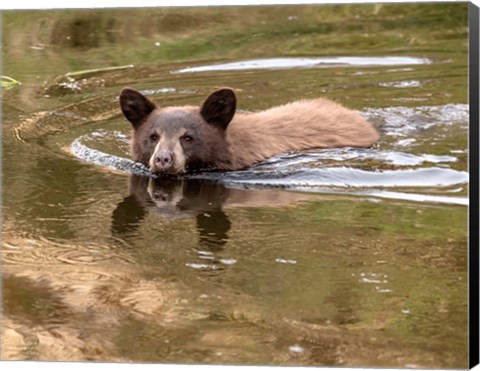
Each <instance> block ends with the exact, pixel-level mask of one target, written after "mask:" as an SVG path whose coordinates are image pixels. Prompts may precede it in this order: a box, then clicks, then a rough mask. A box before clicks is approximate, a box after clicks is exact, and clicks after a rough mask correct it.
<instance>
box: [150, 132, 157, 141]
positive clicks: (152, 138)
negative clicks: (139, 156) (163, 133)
mask: <svg viewBox="0 0 480 371" xmlns="http://www.w3.org/2000/svg"><path fill="white" fill-rule="evenodd" d="M157 139H158V134H156V133H153V134H150V140H151V141H152V142H155V141H156V140H157Z"/></svg>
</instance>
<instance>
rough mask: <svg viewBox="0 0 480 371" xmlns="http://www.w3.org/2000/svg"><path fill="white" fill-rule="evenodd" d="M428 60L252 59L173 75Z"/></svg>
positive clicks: (182, 70) (383, 64) (397, 64)
mask: <svg viewBox="0 0 480 371" xmlns="http://www.w3.org/2000/svg"><path fill="white" fill-rule="evenodd" d="M431 62H432V61H431V60H430V59H427V58H414V57H326V58H267V59H252V60H246V61H239V62H231V63H222V64H214V65H207V66H197V67H189V68H183V69H180V70H177V71H174V72H173V73H192V72H213V71H245V70H265V69H290V68H314V67H317V68H318V67H324V68H325V67H338V66H347V67H350V66H358V67H365V66H368V67H373V66H402V65H418V64H429V63H431Z"/></svg>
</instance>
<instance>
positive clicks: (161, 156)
mask: <svg viewBox="0 0 480 371" xmlns="http://www.w3.org/2000/svg"><path fill="white" fill-rule="evenodd" d="M153 165H154V166H153V169H152V171H159V172H165V171H168V170H170V169H171V167H172V165H173V153H172V152H170V151H158V152H157V153H155V154H154V158H153Z"/></svg>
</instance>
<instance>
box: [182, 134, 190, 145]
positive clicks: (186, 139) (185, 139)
mask: <svg viewBox="0 0 480 371" xmlns="http://www.w3.org/2000/svg"><path fill="white" fill-rule="evenodd" d="M182 140H183V141H184V142H187V143H190V142H193V137H192V136H191V135H188V134H187V135H184V136H183V137H182Z"/></svg>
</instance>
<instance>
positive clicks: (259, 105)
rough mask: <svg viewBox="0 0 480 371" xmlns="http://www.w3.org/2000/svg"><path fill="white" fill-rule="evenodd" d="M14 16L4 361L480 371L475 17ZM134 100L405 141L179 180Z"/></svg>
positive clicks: (7, 30) (7, 117) (174, 11)
mask: <svg viewBox="0 0 480 371" xmlns="http://www.w3.org/2000/svg"><path fill="white" fill-rule="evenodd" d="M2 17H3V45H2V47H3V48H2V58H3V72H2V73H3V75H4V76H8V77H10V78H12V79H14V80H9V79H6V78H5V79H2V87H3V90H2V109H3V112H2V115H3V117H2V124H3V136H2V206H3V207H2V214H3V220H2V223H3V224H2V282H3V290H2V292H3V297H2V322H1V324H2V338H1V341H2V343H1V345H2V347H1V358H2V359H4V360H6V359H9V360H82V361H85V360H94V361H119V362H132V361H133V362H161V363H197V364H198V363H200V364H256V365H304V366H326V365H335V366H351V367H361V366H370V367H412V368H415V367H428V368H432V367H439V368H462V367H466V366H467V215H468V196H467V195H468V179H469V176H468V171H467V156H468V148H467V134H468V117H469V110H468V105H467V36H468V35H467V4H462V3H459V4H458V3H457V4H388V5H387V4H383V5H382V4H369V5H358V4H357V5H316V6H315V5H313V6H283V7H278V6H275V7H263V8H253V7H242V8H235V7H222V8H191V9H182V8H170V9H161V8H158V9H143V10H138V9H137V10H133V9H130V10H89V11H79V10H75V11H74V10H69V11H22V12H4V13H3V14H2ZM12 81H19V82H21V84H15V83H14V82H12ZM125 86H131V87H134V88H136V89H139V90H142V91H143V92H144V93H145V94H147V95H149V97H150V98H151V99H153V100H155V101H156V102H158V104H159V105H164V106H167V105H182V104H197V105H199V104H201V103H202V102H203V100H204V99H205V97H206V96H208V94H209V93H210V92H212V91H213V90H215V89H217V88H219V87H222V86H229V87H232V88H234V89H235V91H236V93H237V96H238V106H239V108H240V109H243V110H248V111H255V110H260V109H266V108H269V107H271V106H274V105H279V104H284V103H286V102H289V101H292V100H297V99H305V98H314V97H317V96H325V97H328V98H330V99H334V100H336V101H338V102H341V103H343V104H344V105H346V106H348V107H351V108H353V109H356V110H358V111H359V112H360V113H361V114H362V115H364V116H365V117H366V118H367V119H369V120H370V121H371V122H372V123H373V124H374V125H375V127H376V128H377V129H378V130H379V132H381V134H382V137H381V140H380V142H379V143H378V144H377V145H375V146H374V147H373V148H370V149H352V148H342V149H331V150H315V149H311V150H307V151H301V152H289V153H283V154H279V155H277V156H275V157H273V158H270V159H268V160H266V161H264V162H262V163H259V164H255V165H254V166H251V167H250V168H248V169H244V170H242V171H235V172H204V173H196V174H189V175H186V176H184V177H181V178H177V179H172V178H168V179H165V178H157V177H155V176H153V175H152V174H150V173H149V171H148V169H146V168H145V167H143V166H142V165H140V164H137V163H134V162H133V161H131V160H130V159H129V145H130V138H131V133H130V126H129V123H128V122H127V121H126V120H125V119H124V118H123V116H122V115H121V113H120V110H119V107H118V93H119V91H120V90H121V89H122V88H123V87H125ZM299 114H301V112H300V113H299Z"/></svg>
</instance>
